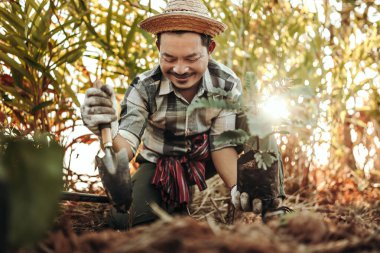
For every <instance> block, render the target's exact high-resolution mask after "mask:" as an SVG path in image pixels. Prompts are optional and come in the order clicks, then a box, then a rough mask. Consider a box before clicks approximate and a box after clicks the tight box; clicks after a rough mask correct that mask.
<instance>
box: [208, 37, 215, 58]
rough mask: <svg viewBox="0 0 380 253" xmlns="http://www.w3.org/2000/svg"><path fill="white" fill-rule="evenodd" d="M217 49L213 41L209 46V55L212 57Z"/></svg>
mask: <svg viewBox="0 0 380 253" xmlns="http://www.w3.org/2000/svg"><path fill="white" fill-rule="evenodd" d="M215 47H216V42H215V41H214V40H211V42H210V45H209V46H208V49H207V50H208V54H209V55H211V54H212V52H213V51H214V49H215Z"/></svg>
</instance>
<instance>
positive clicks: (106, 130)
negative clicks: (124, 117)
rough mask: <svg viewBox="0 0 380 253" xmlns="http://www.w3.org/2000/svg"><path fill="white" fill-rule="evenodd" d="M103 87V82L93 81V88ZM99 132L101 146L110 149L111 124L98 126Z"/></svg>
mask: <svg viewBox="0 0 380 253" xmlns="http://www.w3.org/2000/svg"><path fill="white" fill-rule="evenodd" d="M102 86H103V82H102V81H100V80H95V82H94V88H98V89H100V88H101V87H102ZM99 130H100V132H101V134H102V144H103V146H104V147H109V146H111V147H112V134H111V124H110V123H106V124H100V125H99Z"/></svg>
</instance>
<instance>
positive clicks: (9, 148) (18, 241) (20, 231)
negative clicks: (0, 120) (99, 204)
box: [0, 133, 64, 247]
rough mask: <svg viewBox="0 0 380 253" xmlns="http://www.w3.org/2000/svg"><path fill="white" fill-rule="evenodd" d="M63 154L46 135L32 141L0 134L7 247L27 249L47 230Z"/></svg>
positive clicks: (55, 207)
mask: <svg viewBox="0 0 380 253" xmlns="http://www.w3.org/2000/svg"><path fill="white" fill-rule="evenodd" d="M63 154H64V150H63V148H62V147H61V146H59V145H58V144H57V143H56V142H55V141H54V140H53V139H52V137H51V136H49V135H46V134H37V135H35V136H34V137H33V139H27V138H25V137H18V136H10V135H5V134H3V133H2V134H1V136H0V161H1V163H0V179H2V181H3V182H6V185H7V186H8V189H7V190H8V191H7V192H8V193H9V196H8V199H9V201H10V203H9V211H10V212H9V215H10V217H9V219H8V239H9V243H10V246H12V247H20V246H30V245H32V244H33V243H35V242H37V241H38V240H39V239H41V237H42V236H43V235H44V233H45V232H46V231H47V229H48V228H49V227H50V225H51V223H52V221H53V219H54V218H55V215H56V213H57V210H58V201H59V199H60V195H61V190H62V185H63V182H62V177H63V174H62V162H63ZM3 194H4V193H3Z"/></svg>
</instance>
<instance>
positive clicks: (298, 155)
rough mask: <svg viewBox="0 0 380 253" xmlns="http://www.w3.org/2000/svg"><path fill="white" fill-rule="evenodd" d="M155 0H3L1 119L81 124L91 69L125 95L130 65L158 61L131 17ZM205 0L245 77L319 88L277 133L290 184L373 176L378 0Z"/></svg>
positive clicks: (224, 46)
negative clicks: (284, 131) (289, 126)
mask: <svg viewBox="0 0 380 253" xmlns="http://www.w3.org/2000/svg"><path fill="white" fill-rule="evenodd" d="M153 2H154V1H152V2H151V1H145V2H144V4H143V3H142V1H132V0H131V1H115V0H113V1H99V2H97V1H91V2H86V1H83V0H64V1H57V0H56V1H54V0H50V1H47V0H45V1H42V0H38V1H37V0H35V1H29V0H25V1H9V2H8V1H3V2H0V16H1V18H0V24H1V25H0V38H1V40H0V95H1V100H2V103H1V104H0V108H1V111H0V123H1V124H2V126H3V127H8V128H15V129H17V130H18V131H20V132H21V133H23V134H26V133H29V132H33V131H36V130H43V131H49V132H51V133H53V134H54V135H55V136H56V138H57V139H60V138H63V137H62V136H63V131H65V130H67V129H74V127H75V126H76V125H79V124H81V122H80V121H79V120H78V115H77V112H76V111H75V110H74V108H75V107H76V106H78V102H79V101H78V97H79V98H80V95H78V94H83V93H84V91H85V90H86V89H87V88H88V87H90V86H91V82H92V81H94V80H95V78H101V79H102V80H103V81H106V82H107V83H110V84H113V85H114V86H115V87H116V88H117V92H118V93H119V94H120V96H122V94H123V93H124V91H125V89H126V87H127V84H128V83H129V82H131V80H132V79H133V78H134V77H135V76H136V74H138V73H140V72H142V71H144V70H147V69H149V68H150V67H152V66H153V65H155V64H157V55H158V54H157V50H156V48H155V38H154V36H152V35H150V34H147V33H145V32H143V31H142V30H141V29H139V28H138V27H137V24H138V22H140V21H141V20H142V19H144V18H146V17H147V16H151V15H153V14H155V13H157V10H156V9H154V8H152V7H153ZM204 2H205V4H206V5H207V7H208V8H209V10H210V12H211V13H212V15H213V16H214V17H215V18H217V19H219V20H221V21H222V22H224V23H225V24H227V26H228V27H229V28H228V30H227V31H226V32H225V33H224V34H223V35H221V36H218V37H217V38H215V40H216V42H217V48H216V51H215V53H214V55H213V57H214V58H215V59H216V60H218V61H220V62H222V63H224V64H226V65H227V66H229V67H231V68H232V69H233V70H234V71H235V72H236V73H237V74H238V76H239V77H241V78H242V80H244V78H245V74H246V73H248V72H252V73H253V74H254V75H255V76H256V78H257V84H258V87H259V88H260V89H261V90H268V92H267V93H268V94H269V95H270V94H272V93H273V92H276V89H274V90H273V89H270V88H268V87H270V85H271V84H273V82H276V81H277V82H278V81H279V80H282V79H287V80H291V81H292V82H291V84H292V85H302V86H307V87H310V89H312V90H313V91H314V93H315V96H313V97H309V98H306V97H304V98H302V97H301V98H300V97H297V98H293V99H292V98H290V101H289V104H290V105H289V110H290V114H292V115H296V116H297V117H299V119H300V124H299V125H298V126H297V128H295V129H294V133H293V134H292V135H290V136H286V137H281V138H280V140H281V150H282V152H283V158H284V162H285V173H286V174H287V175H286V178H287V180H288V184H290V185H293V186H294V187H293V188H292V187H289V188H288V189H289V190H290V191H295V190H297V189H299V187H301V186H303V187H306V186H307V185H308V181H309V180H310V179H312V182H313V184H314V185H318V184H320V183H321V182H322V180H323V183H324V184H325V185H326V184H327V185H328V184H330V183H333V181H331V182H329V180H328V179H329V178H332V177H333V176H334V177H340V176H348V177H352V178H354V180H355V182H356V183H357V185H358V186H360V187H361V188H365V187H367V186H369V185H370V184H372V185H375V184H376V182H378V179H379V177H380V172H379V168H380V160H379V159H377V156H378V155H379V150H380V139H379V122H380V112H379V105H380V95H379V94H380V76H379V65H378V62H379V59H380V56H379V54H380V49H379V45H380V32H379V25H380V18H379V15H380V11H379V6H380V4H379V2H378V1H373V0H357V1H343V2H342V1H341V2H337V1H333V0H324V1H283V0H270V1H258V0H255V1H241V0H240V1H238V0H235V1H232V0H223V1H214V0H210V1H204ZM158 11H159V10H158ZM243 83H244V82H243ZM279 88H280V87H279ZM246 89H247V87H246ZM296 105H297V106H296ZM299 108H301V109H299ZM76 141H84V142H86V141H89V142H91V141H93V139H92V138H91V136H87V137H81V138H80V139H77V140H76ZM70 145H71V144H67V146H70ZM316 168H321V170H316ZM338 172H339V173H338Z"/></svg>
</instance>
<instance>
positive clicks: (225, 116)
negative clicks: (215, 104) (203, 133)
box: [209, 110, 236, 151]
mask: <svg viewBox="0 0 380 253" xmlns="http://www.w3.org/2000/svg"><path fill="white" fill-rule="evenodd" d="M235 122H236V113H235V112H231V111H226V110H222V111H221V112H220V113H219V115H218V117H217V118H215V119H214V122H213V124H212V126H211V128H210V134H209V141H210V150H211V151H215V150H218V149H222V148H225V147H235V146H236V145H235V144H231V143H229V142H224V143H220V142H215V140H216V139H217V138H218V137H219V136H220V135H221V134H222V133H223V132H225V131H229V130H235Z"/></svg>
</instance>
